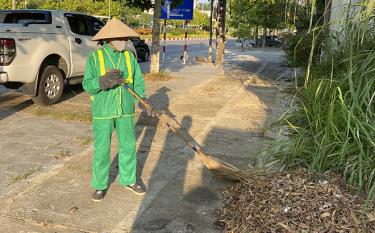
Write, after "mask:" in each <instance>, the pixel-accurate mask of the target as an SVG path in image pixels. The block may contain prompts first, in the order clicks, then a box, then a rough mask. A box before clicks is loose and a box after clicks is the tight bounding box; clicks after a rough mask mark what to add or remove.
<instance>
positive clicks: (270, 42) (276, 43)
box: [258, 36, 281, 47]
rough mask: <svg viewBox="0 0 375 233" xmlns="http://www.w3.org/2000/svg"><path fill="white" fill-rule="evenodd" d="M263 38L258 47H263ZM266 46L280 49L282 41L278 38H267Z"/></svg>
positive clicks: (259, 40)
mask: <svg viewBox="0 0 375 233" xmlns="http://www.w3.org/2000/svg"><path fill="white" fill-rule="evenodd" d="M262 43H263V37H261V38H259V39H258V45H262ZM266 46H268V47H280V46H281V41H280V40H279V39H278V38H277V36H266Z"/></svg>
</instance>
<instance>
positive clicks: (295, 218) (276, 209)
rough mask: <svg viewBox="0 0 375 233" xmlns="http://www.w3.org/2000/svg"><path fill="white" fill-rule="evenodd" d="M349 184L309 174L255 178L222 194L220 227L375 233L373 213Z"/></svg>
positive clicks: (226, 229) (301, 171) (230, 229)
mask: <svg viewBox="0 0 375 233" xmlns="http://www.w3.org/2000/svg"><path fill="white" fill-rule="evenodd" d="M313 177H314V178H315V179H313ZM344 183H345V182H344V180H343V178H342V177H340V176H338V175H336V174H332V173H329V174H325V175H324V176H322V177H318V178H317V177H316V176H311V175H309V174H308V172H307V171H306V170H304V169H298V170H293V171H284V172H280V173H274V174H270V175H267V176H262V177H254V178H252V179H249V180H247V181H245V182H242V183H240V184H238V185H236V186H233V187H230V188H228V189H226V190H224V191H223V194H224V197H225V200H224V205H223V207H222V208H221V209H220V210H219V212H218V215H219V224H220V225H221V226H222V227H223V229H224V232H375V211H374V208H371V207H370V208H368V209H367V210H364V208H363V207H364V205H365V199H364V198H362V197H359V196H357V195H353V194H352V193H350V192H349V191H348V190H347V189H346V187H345V185H344ZM374 207H375V205H374Z"/></svg>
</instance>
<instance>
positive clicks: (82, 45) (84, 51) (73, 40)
mask: <svg viewBox="0 0 375 233" xmlns="http://www.w3.org/2000/svg"><path fill="white" fill-rule="evenodd" d="M65 17H66V19H67V21H68V24H69V30H68V31H69V32H68V33H69V36H68V38H69V42H70V46H71V52H72V55H71V57H72V61H71V62H72V76H81V75H83V73H84V69H85V63H86V58H87V56H88V55H89V53H90V52H91V51H93V50H94V49H96V48H97V42H95V41H92V40H91V38H92V32H91V30H90V25H89V22H88V20H87V17H88V16H86V15H82V14H72V13H66V14H65Z"/></svg>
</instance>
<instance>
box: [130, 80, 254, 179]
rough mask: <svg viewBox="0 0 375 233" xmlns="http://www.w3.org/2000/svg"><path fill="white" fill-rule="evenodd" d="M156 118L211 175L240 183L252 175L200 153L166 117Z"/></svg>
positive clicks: (140, 99) (200, 149)
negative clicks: (194, 153) (187, 148)
mask: <svg viewBox="0 0 375 233" xmlns="http://www.w3.org/2000/svg"><path fill="white" fill-rule="evenodd" d="M123 86H124V88H125V89H126V90H128V91H129V93H130V94H131V95H132V96H134V97H135V98H136V99H137V100H138V101H139V102H140V103H141V104H142V105H143V106H144V107H145V108H146V109H147V108H149V107H150V106H149V104H148V103H146V102H145V101H144V100H143V99H142V98H141V97H140V96H139V95H138V94H137V93H135V92H134V91H133V90H132V89H131V88H130V87H129V86H128V85H127V84H125V83H124V84H123ZM156 116H157V117H158V118H159V120H160V121H161V122H162V123H163V124H164V125H165V126H167V127H168V128H169V129H170V130H171V131H172V132H174V133H175V134H176V135H177V136H178V137H179V138H180V139H182V140H183V141H184V142H185V143H186V144H187V145H188V146H189V147H190V148H191V149H193V150H194V151H195V152H196V153H197V154H198V156H199V159H200V160H201V161H202V163H203V164H204V165H205V166H206V167H207V168H208V170H210V171H211V172H212V173H214V174H215V175H216V176H218V177H220V178H222V179H225V180H230V181H235V182H237V181H241V180H243V179H246V178H248V177H249V176H252V175H253V174H254V171H244V170H240V169H239V168H237V167H235V166H234V165H232V164H229V163H227V162H224V161H222V160H220V159H218V158H215V157H214V156H212V155H207V154H205V153H204V152H203V151H202V148H201V147H200V146H199V144H198V143H196V142H195V140H194V139H193V138H191V137H189V136H187V135H186V133H184V132H183V131H181V130H180V129H178V128H176V127H174V126H172V124H170V123H169V122H168V120H167V119H166V117H165V116H164V115H163V114H161V113H160V112H157V114H156Z"/></svg>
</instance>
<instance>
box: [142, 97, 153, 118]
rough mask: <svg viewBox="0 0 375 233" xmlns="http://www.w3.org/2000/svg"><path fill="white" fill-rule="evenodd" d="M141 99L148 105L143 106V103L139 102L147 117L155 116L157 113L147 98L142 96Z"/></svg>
mask: <svg viewBox="0 0 375 233" xmlns="http://www.w3.org/2000/svg"><path fill="white" fill-rule="evenodd" d="M142 100H143V101H145V102H146V103H147V105H148V106H147V107H146V106H144V105H143V104H141V103H140V105H141V108H142V109H143V110H145V111H146V113H147V116H149V117H156V115H157V113H156V109H155V108H154V106H153V105H152V104H151V102H150V101H149V100H148V99H147V98H142Z"/></svg>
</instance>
